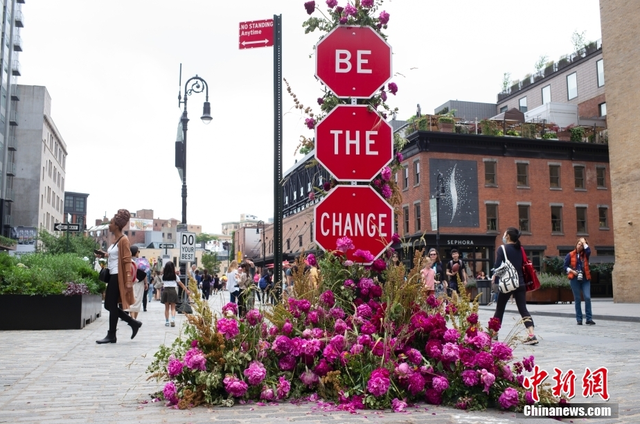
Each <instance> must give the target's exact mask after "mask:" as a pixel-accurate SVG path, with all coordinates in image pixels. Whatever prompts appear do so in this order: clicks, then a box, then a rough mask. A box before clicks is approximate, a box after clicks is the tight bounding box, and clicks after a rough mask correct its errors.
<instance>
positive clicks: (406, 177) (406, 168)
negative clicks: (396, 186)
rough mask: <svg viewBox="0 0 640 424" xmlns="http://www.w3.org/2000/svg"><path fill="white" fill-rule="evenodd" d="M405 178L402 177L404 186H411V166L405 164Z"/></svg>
mask: <svg viewBox="0 0 640 424" xmlns="http://www.w3.org/2000/svg"><path fill="white" fill-rule="evenodd" d="M402 172H403V173H404V178H403V179H402V188H409V167H408V166H405V167H404V169H403V170H402Z"/></svg>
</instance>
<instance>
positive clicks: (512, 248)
mask: <svg viewBox="0 0 640 424" xmlns="http://www.w3.org/2000/svg"><path fill="white" fill-rule="evenodd" d="M504 249H505V251H506V252H507V259H509V262H511V264H512V265H513V267H514V268H515V269H516V271H518V280H520V286H519V287H518V288H517V289H516V290H526V287H525V284H524V274H522V263H523V261H522V249H520V248H517V247H516V245H515V244H505V245H504ZM502 262H504V254H503V253H502V247H499V248H498V250H497V251H496V263H495V264H494V265H493V267H494V268H498V267H499V266H500V265H502Z"/></svg>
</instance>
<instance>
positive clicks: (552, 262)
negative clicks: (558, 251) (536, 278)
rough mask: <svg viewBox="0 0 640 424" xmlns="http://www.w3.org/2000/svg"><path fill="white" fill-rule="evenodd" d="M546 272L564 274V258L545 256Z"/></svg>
mask: <svg viewBox="0 0 640 424" xmlns="http://www.w3.org/2000/svg"><path fill="white" fill-rule="evenodd" d="M542 263H543V264H544V270H545V272H547V273H549V274H553V275H561V274H564V258H561V257H560V256H545V257H544V259H543V260H542Z"/></svg>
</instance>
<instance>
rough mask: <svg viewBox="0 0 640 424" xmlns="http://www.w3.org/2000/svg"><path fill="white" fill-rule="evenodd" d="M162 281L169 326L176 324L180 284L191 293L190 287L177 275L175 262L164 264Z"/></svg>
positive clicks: (166, 320) (186, 291)
mask: <svg viewBox="0 0 640 424" xmlns="http://www.w3.org/2000/svg"><path fill="white" fill-rule="evenodd" d="M162 282H163V283H164V288H163V289H162V303H164V318H165V323H164V325H165V326H166V327H168V326H169V325H171V326H172V327H175V326H176V303H178V284H179V285H180V287H182V290H184V291H185V293H187V295H190V294H191V293H189V289H188V288H187V287H186V286H185V285H184V284H182V281H180V278H178V276H177V275H176V266H175V265H174V264H173V262H167V264H166V265H165V266H164V271H163V273H162ZM169 315H171V324H169Z"/></svg>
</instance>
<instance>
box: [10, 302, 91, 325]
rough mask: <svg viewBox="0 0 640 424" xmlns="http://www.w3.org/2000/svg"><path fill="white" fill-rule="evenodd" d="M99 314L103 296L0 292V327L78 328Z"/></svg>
mask: <svg viewBox="0 0 640 424" xmlns="http://www.w3.org/2000/svg"><path fill="white" fill-rule="evenodd" d="M101 314H102V296H100V295H98V294H85V295H82V296H64V295H61V294H60V295H53V296H28V295H22V294H6V295H1V296H0V330H69V329H81V328H84V326H85V325H87V324H90V323H92V322H93V321H95V320H96V319H97V318H98V317H99V316H100V315H101Z"/></svg>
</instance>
